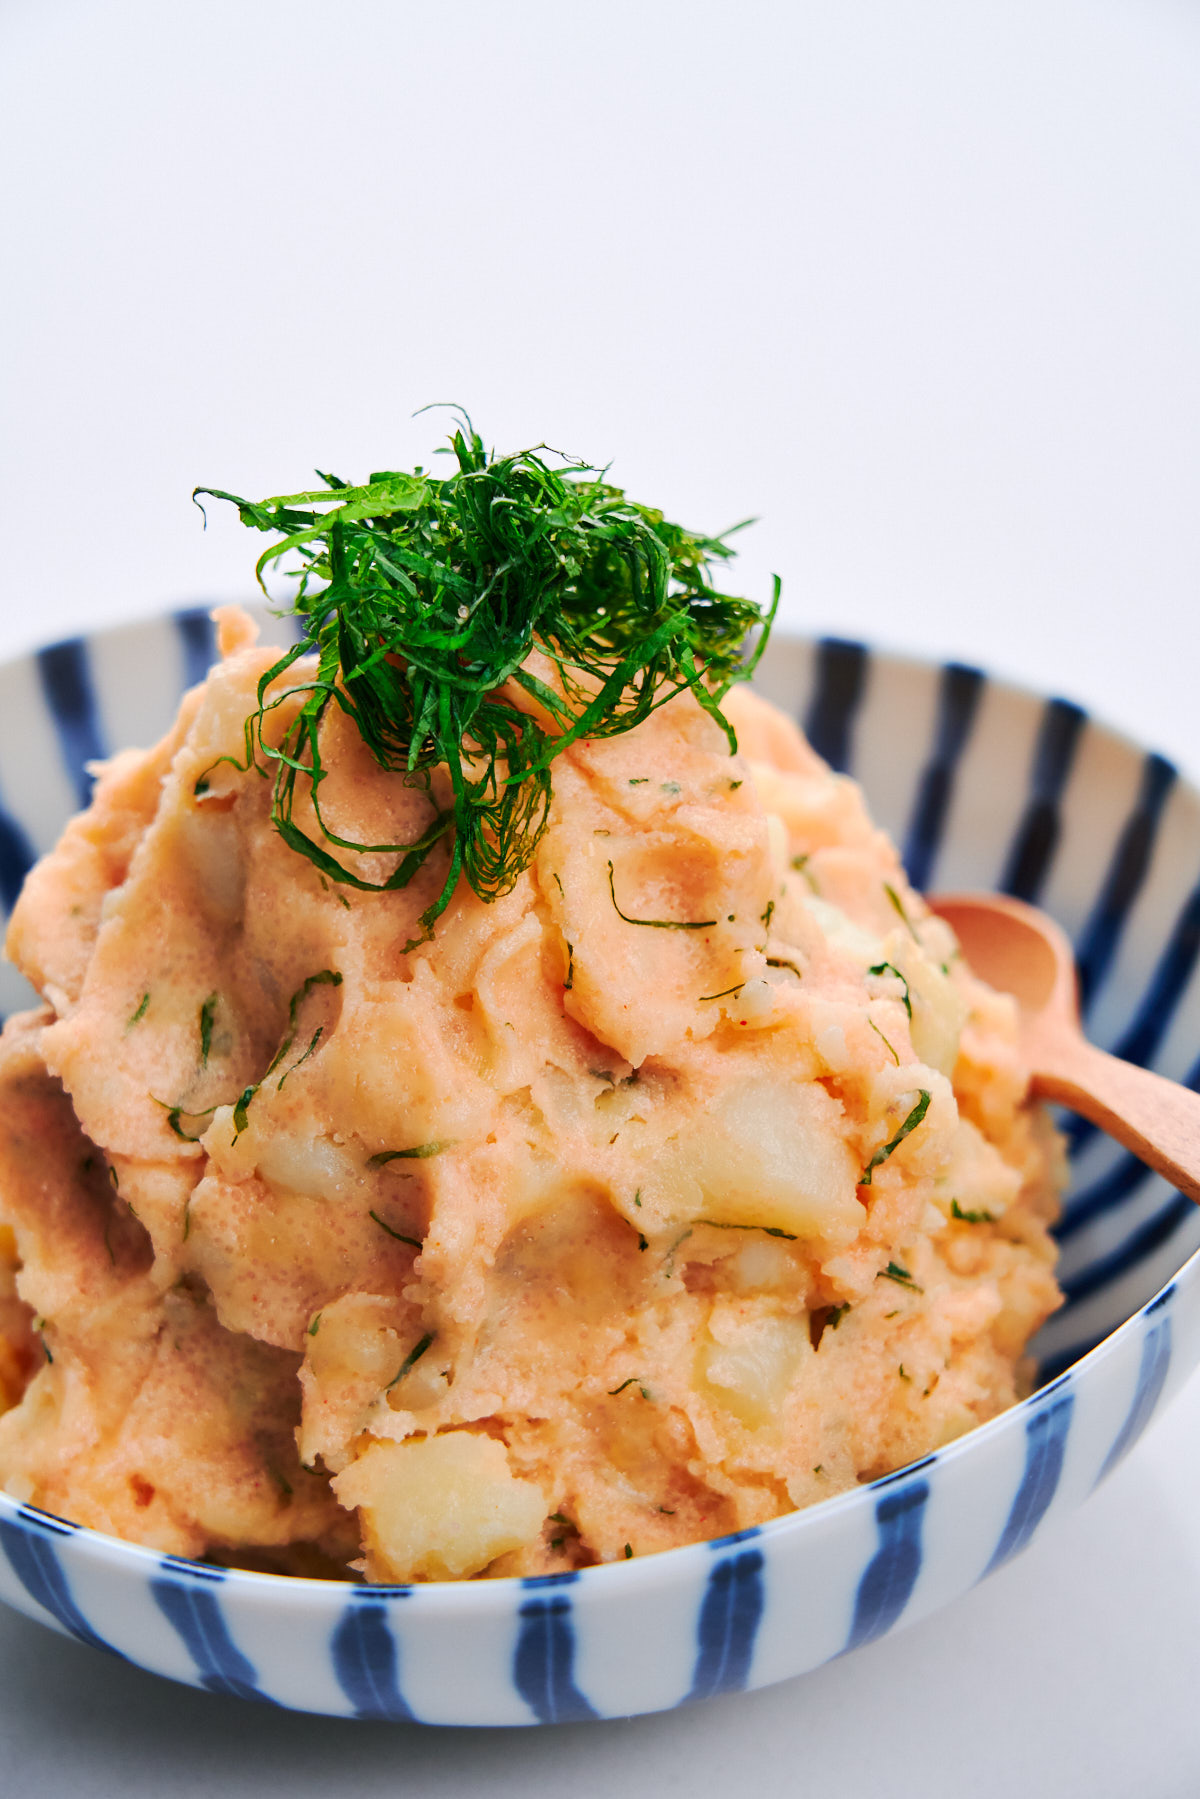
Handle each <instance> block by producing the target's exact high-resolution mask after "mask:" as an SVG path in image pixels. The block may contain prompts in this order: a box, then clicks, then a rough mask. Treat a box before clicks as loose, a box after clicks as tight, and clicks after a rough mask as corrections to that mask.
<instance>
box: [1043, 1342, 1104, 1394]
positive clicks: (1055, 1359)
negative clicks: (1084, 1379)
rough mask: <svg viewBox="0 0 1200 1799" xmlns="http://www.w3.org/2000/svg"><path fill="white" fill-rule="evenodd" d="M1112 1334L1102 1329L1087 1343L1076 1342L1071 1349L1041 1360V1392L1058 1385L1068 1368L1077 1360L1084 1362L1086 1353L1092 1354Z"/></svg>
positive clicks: (1062, 1350)
mask: <svg viewBox="0 0 1200 1799" xmlns="http://www.w3.org/2000/svg"><path fill="white" fill-rule="evenodd" d="M1111 1334H1112V1333H1111V1332H1110V1331H1101V1333H1100V1335H1099V1336H1098V1337H1089V1338H1088V1340H1087V1342H1086V1343H1075V1344H1073V1345H1072V1346H1071V1348H1070V1349H1061V1350H1059V1352H1058V1353H1057V1355H1052V1356H1048V1357H1047V1359H1046V1360H1045V1361H1044V1362H1039V1363H1038V1379H1037V1384H1038V1390H1039V1392H1040V1391H1042V1390H1043V1389H1044V1388H1046V1387H1053V1386H1056V1385H1057V1384H1058V1382H1059V1381H1060V1380H1061V1379H1062V1377H1063V1375H1064V1374H1065V1373H1066V1372H1067V1369H1068V1368H1073V1367H1074V1366H1075V1364H1076V1362H1082V1360H1083V1358H1084V1356H1085V1355H1091V1353H1092V1351H1093V1349H1098V1348H1099V1346H1100V1344H1101V1343H1103V1342H1104V1339H1105V1338H1106V1337H1108V1336H1111Z"/></svg>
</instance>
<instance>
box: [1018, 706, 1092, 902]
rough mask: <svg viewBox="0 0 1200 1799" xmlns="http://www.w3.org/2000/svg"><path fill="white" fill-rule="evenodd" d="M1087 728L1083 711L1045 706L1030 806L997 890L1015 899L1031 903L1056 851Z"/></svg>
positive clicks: (1080, 708) (1030, 781)
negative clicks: (1069, 784) (1082, 735)
mask: <svg viewBox="0 0 1200 1799" xmlns="http://www.w3.org/2000/svg"><path fill="white" fill-rule="evenodd" d="M1086 722H1087V713H1086V712H1085V711H1084V710H1083V708H1082V706H1076V705H1074V704H1073V702H1072V701H1070V700H1047V702H1046V708H1045V711H1044V712H1043V714H1042V726H1041V730H1040V731H1039V732H1038V740H1037V747H1036V748H1035V750H1034V753H1033V768H1032V770H1031V772H1030V777H1029V800H1028V803H1027V805H1026V807H1025V812H1024V816H1023V817H1022V819H1021V823H1020V825H1019V826H1018V828H1017V834H1016V837H1015V838H1014V839H1013V843H1012V847H1011V849H1010V850H1009V853H1008V861H1007V863H1006V865H1005V869H1004V873H1003V875H1002V876H1001V877H1000V882H999V886H1000V889H1001V891H1002V892H1003V893H1011V894H1012V895H1013V897H1014V898H1015V899H1023V900H1036V899H1037V897H1038V894H1039V893H1040V892H1041V888H1042V883H1043V881H1044V880H1045V878H1046V875H1047V874H1048V873H1049V869H1050V864H1051V862H1052V861H1053V860H1054V852H1055V850H1056V849H1057V847H1058V839H1059V833H1060V830H1061V819H1060V813H1059V807H1060V802H1061V800H1062V796H1063V791H1064V789H1065V787H1066V785H1067V779H1068V777H1069V775H1070V773H1071V765H1072V763H1073V762H1074V760H1075V751H1076V749H1077V748H1078V746H1079V736H1080V732H1081V731H1082V730H1083V727H1084V725H1085V723H1086Z"/></svg>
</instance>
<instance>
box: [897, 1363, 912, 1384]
mask: <svg viewBox="0 0 1200 1799" xmlns="http://www.w3.org/2000/svg"><path fill="white" fill-rule="evenodd" d="M897 1372H898V1374H899V1376H900V1379H901V1380H906V1381H911V1380H912V1375H911V1374H905V1372H904V1363H903V1362H901V1364H900V1367H899V1369H898V1370H897Z"/></svg>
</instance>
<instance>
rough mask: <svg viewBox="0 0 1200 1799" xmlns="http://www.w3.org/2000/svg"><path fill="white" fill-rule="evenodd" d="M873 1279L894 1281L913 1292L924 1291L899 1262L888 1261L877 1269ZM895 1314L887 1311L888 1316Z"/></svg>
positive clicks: (891, 1316) (892, 1316)
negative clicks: (877, 1271) (884, 1265)
mask: <svg viewBox="0 0 1200 1799" xmlns="http://www.w3.org/2000/svg"><path fill="white" fill-rule="evenodd" d="M875 1279H876V1280H877V1281H895V1283H896V1285H897V1286H898V1287H908V1288H909V1289H910V1290H911V1291H912V1292H913V1293H923V1292H924V1291H925V1289H924V1287H918V1285H917V1283H916V1281H915V1280H914V1279H913V1277H912V1275H911V1274H910V1273H909V1272H908V1269H907V1268H901V1266H900V1264H899V1262H889V1263H888V1265H887V1267H886V1268H881V1269H880V1270H879V1273H878V1274H877V1275H876V1276H875ZM895 1316H896V1314H895V1313H894V1312H889V1313H888V1317H889V1318H894V1317H895Z"/></svg>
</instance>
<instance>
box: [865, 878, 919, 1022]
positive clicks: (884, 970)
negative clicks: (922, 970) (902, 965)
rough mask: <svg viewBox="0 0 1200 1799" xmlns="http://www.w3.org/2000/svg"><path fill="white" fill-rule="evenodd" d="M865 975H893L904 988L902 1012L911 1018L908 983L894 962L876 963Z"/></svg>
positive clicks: (910, 998) (910, 997) (910, 996)
mask: <svg viewBox="0 0 1200 1799" xmlns="http://www.w3.org/2000/svg"><path fill="white" fill-rule="evenodd" d="M889 891H890V889H889ZM867 973H868V974H894V975H895V977H896V979H897V980H898V981H899V982H900V985H901V986H902V987H903V988H904V999H903V1002H902V1004H903V1006H904V1010H905V1011H906V1012H907V1013H908V1016H909V1017H910V1018H911V1017H912V995H911V994H910V993H909V990H908V982H907V981H906V980H905V978H904V976H903V975H902V974H901V973H900V970H899V969H898V968H897V967H896V964H895V963H894V962H876V964H875V966H874V968H868V970H867Z"/></svg>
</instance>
